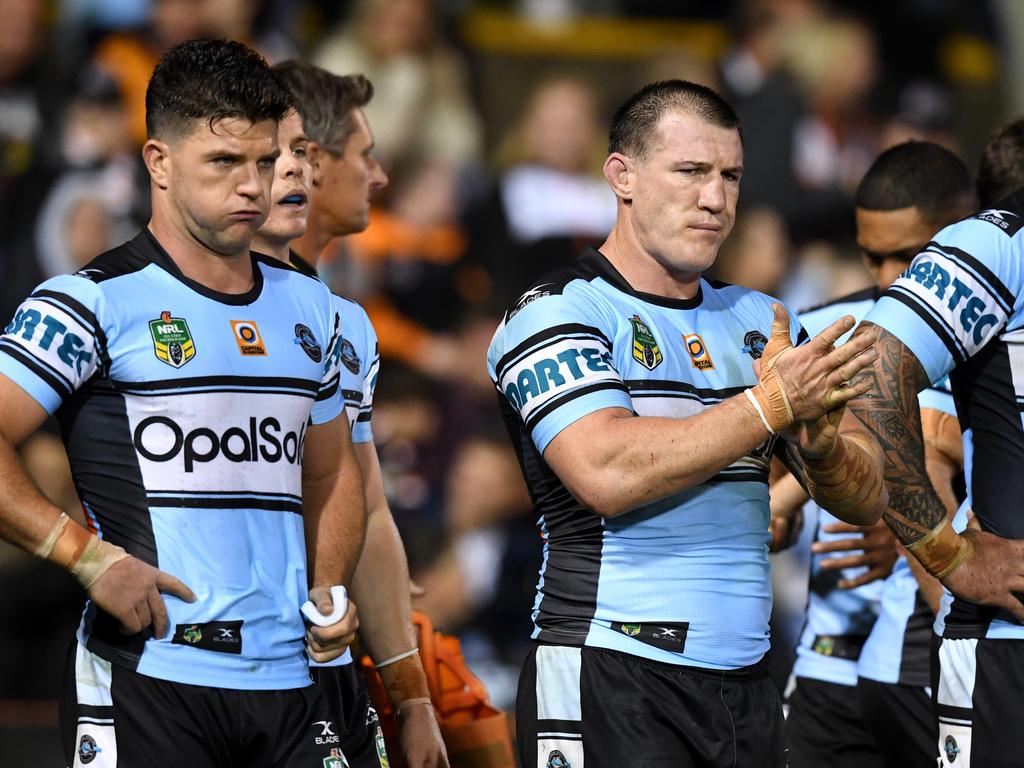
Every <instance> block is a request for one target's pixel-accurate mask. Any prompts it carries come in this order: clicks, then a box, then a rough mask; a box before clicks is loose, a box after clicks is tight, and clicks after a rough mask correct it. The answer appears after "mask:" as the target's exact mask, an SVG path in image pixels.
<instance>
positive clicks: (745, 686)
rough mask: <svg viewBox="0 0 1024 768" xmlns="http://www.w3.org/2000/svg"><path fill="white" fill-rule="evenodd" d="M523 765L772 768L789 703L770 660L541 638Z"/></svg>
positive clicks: (524, 683) (525, 683) (529, 692)
mask: <svg viewBox="0 0 1024 768" xmlns="http://www.w3.org/2000/svg"><path fill="white" fill-rule="evenodd" d="M516 730H517V735H516V739H517V742H518V746H519V756H520V762H521V765H522V766H523V768H566V766H580V765H584V764H585V765H586V766H587V768H621V767H622V766H647V765H650V766H655V765H657V766H661V765H665V766H673V767H674V768H690V767H692V768H698V767H699V768H704V767H705V766H706V767H707V768H712V767H713V768H719V767H721V768H733V766H743V768H772V767H773V766H777V765H780V764H781V762H780V761H781V753H782V705H781V703H780V701H779V695H778V692H777V691H776V689H775V686H774V685H773V683H772V681H771V678H770V677H769V675H768V668H767V664H766V663H765V662H761V663H759V664H757V665H755V666H753V667H749V668H746V669H742V670H736V671H729V672H719V671H714V670H706V669H699V668H696V667H681V666H677V665H675V664H663V663H660V662H656V661H649V660H647V659H643V658H640V657H639V656H632V655H629V654H625V653H620V652H618V651H608V650H604V649H601V648H576V647H570V646H562V645H539V646H537V647H535V648H534V649H533V650H532V651H531V652H530V655H529V656H528V657H527V659H526V662H525V664H524V665H523V672H522V675H521V676H520V678H519V695H518V698H517V702H516Z"/></svg>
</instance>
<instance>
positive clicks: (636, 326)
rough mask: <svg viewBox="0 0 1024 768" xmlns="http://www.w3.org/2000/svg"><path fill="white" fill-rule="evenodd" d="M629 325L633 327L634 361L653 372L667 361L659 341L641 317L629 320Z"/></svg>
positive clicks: (636, 316)
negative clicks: (662, 362) (663, 361)
mask: <svg viewBox="0 0 1024 768" xmlns="http://www.w3.org/2000/svg"><path fill="white" fill-rule="evenodd" d="M629 324H630V325H632V326H633V359H634V360H636V361H637V362H638V363H640V365H642V366H643V367H644V368H646V369H647V370H649V371H653V370H654V369H655V368H657V367H658V366H659V365H661V361H662V360H664V359H665V358H664V357H663V356H662V354H661V350H660V349H658V341H657V339H655V338H654V334H653V333H651V329H650V328H648V327H647V324H646V323H645V322H644V321H643V320H641V319H640V315H633V316H632V317H631V318H629Z"/></svg>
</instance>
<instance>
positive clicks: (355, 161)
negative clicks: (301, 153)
mask: <svg viewBox="0 0 1024 768" xmlns="http://www.w3.org/2000/svg"><path fill="white" fill-rule="evenodd" d="M349 119H350V120H352V121H353V124H354V125H355V131H353V132H352V133H351V134H350V135H349V137H348V139H347V140H346V142H345V145H344V146H343V147H340V148H338V149H333V148H331V147H327V148H321V151H320V153H319V155H318V158H319V166H320V174H321V182H320V187H319V188H318V189H317V190H316V199H315V203H316V206H317V208H319V209H320V210H321V211H322V212H323V213H324V214H325V218H326V219H327V221H328V223H329V228H330V231H331V234H332V235H335V236H337V235H350V234H352V233H354V232H362V231H363V230H364V229H366V227H367V225H368V224H369V223H370V198H371V197H373V195H374V194H375V193H377V192H378V191H380V190H381V189H383V188H384V187H385V186H387V183H388V177H387V176H386V175H385V174H384V170H383V169H382V168H381V167H380V163H378V162H377V158H375V157H374V156H373V134H372V133H370V125H369V123H367V122H366V115H365V113H364V112H363V110H362V109H358V108H357V109H354V110H353V111H352V113H351V114H350V115H349Z"/></svg>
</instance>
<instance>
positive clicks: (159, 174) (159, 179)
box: [142, 139, 171, 189]
mask: <svg viewBox="0 0 1024 768" xmlns="http://www.w3.org/2000/svg"><path fill="white" fill-rule="evenodd" d="M169 149H170V148H169V147H168V146H167V144H166V142H163V141H160V139H149V140H148V141H147V142H146V143H145V144H143V145H142V162H144V163H145V164H146V170H147V171H149V177H150V178H151V179H152V180H153V182H154V183H155V184H156V185H157V186H158V187H160V189H167V187H168V185H169V178H170V172H171V153H170V151H169Z"/></svg>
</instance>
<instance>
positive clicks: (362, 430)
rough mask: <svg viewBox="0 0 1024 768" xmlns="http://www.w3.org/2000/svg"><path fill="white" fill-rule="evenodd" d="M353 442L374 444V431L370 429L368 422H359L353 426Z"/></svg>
mask: <svg viewBox="0 0 1024 768" xmlns="http://www.w3.org/2000/svg"><path fill="white" fill-rule="evenodd" d="M352 442H353V443H372V442H373V429H372V428H371V427H370V422H368V421H362V422H360V421H357V422H356V423H355V424H354V425H353V426H352Z"/></svg>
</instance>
